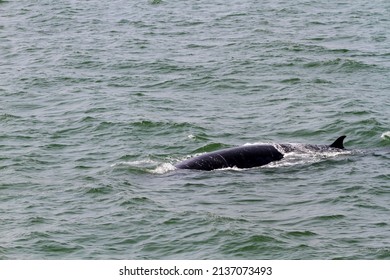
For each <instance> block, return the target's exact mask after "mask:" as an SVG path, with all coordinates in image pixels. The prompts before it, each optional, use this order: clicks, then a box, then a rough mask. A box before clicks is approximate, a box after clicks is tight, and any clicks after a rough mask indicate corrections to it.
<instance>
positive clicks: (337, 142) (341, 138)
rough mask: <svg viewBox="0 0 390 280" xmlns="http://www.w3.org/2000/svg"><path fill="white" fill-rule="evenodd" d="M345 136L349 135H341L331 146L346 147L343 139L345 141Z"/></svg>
mask: <svg viewBox="0 0 390 280" xmlns="http://www.w3.org/2000/svg"><path fill="white" fill-rule="evenodd" d="M345 137H347V136H345V135H343V136H340V137H339V138H337V139H336V141H334V142H333V143H332V144H331V145H330V146H329V147H330V148H337V149H344V144H343V141H344V139H345Z"/></svg>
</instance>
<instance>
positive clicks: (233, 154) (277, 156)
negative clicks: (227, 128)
mask: <svg viewBox="0 0 390 280" xmlns="http://www.w3.org/2000/svg"><path fill="white" fill-rule="evenodd" d="M282 158H283V154H282V153H280V152H279V151H278V150H277V149H276V148H275V147H274V146H272V145H245V146H241V147H235V148H229V149H223V150H219V151H215V152H211V153H206V154H203V155H200V156H196V157H193V158H190V159H187V160H185V161H183V162H180V163H178V164H177V165H176V168H179V169H198V170H213V169H221V168H229V167H237V168H251V167H256V166H262V165H266V164H268V163H270V162H272V161H278V160H281V159H282Z"/></svg>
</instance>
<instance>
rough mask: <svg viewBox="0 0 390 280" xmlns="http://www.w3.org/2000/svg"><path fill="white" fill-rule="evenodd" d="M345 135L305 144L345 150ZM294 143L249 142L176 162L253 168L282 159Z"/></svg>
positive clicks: (310, 147) (191, 166)
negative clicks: (326, 142)
mask: <svg viewBox="0 0 390 280" xmlns="http://www.w3.org/2000/svg"><path fill="white" fill-rule="evenodd" d="M345 137H346V136H345V135H343V136H340V137H338V138H337V139H336V140H335V141H334V142H333V143H332V144H330V145H312V144H304V145H303V146H302V147H303V148H304V149H305V150H306V151H312V152H325V151H342V150H344V149H345V148H344V139H345ZM295 149H296V145H293V144H248V145H244V146H238V147H233V148H227V149H222V150H217V151H213V152H208V153H204V154H201V155H198V156H194V157H191V158H189V159H186V160H184V161H181V162H179V163H177V164H175V167H176V168H177V169H194V170H205V171H211V170H215V169H223V168H239V169H246V168H253V167H259V166H263V165H267V164H269V163H271V162H275V161H280V160H281V159H283V158H284V155H285V154H286V153H290V152H294V150H295Z"/></svg>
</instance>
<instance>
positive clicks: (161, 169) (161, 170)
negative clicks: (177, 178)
mask: <svg viewBox="0 0 390 280" xmlns="http://www.w3.org/2000/svg"><path fill="white" fill-rule="evenodd" d="M173 170H176V167H175V166H174V165H173V164H171V163H163V164H160V165H159V166H157V167H156V168H155V169H153V170H151V171H150V173H154V174H165V173H167V172H169V171H173Z"/></svg>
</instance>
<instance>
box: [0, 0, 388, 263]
mask: <svg viewBox="0 0 390 280" xmlns="http://www.w3.org/2000/svg"><path fill="white" fill-rule="evenodd" d="M338 2H340V1H333V0H332V1H303V0H302V1H300V0H294V1H273V0H272V1H271V0H269V1H255V0H239V1H238V0H237V1H235V0H233V1H220V0H217V1H206V0H199V1H179V0H172V1H168V0H162V1H148V0H140V1H124V0H113V1H96V0H91V1H65V0H59V1H49V0H37V1H26V0H20V1H0V124H1V129H0V176H1V181H0V212H1V213H0V258H1V259H234V258H238V259H247V258H248V259H249V258H250V259H390V184H389V182H390V181H389V178H390V177H389V176H390V175H389V145H390V128H389V119H390V118H389V112H390V110H389V105H390V50H389V46H390V28H389V27H390V20H389V19H390V2H389V1H387V0H383V1H380V0H373V1H363V0H357V1H346V2H345V1H344V2H341V3H338ZM340 135H347V139H346V141H345V145H346V147H347V148H351V149H353V150H352V151H351V152H347V153H341V154H334V155H326V156H318V155H317V156H312V157H307V158H305V157H297V158H295V159H294V158H293V159H292V160H290V161H289V162H288V164H286V163H284V164H283V163H280V164H271V165H269V166H264V167H261V168H253V169H248V170H237V169H234V168H233V169H228V170H217V171H211V172H204V171H191V170H174V168H173V164H175V163H177V162H179V161H180V160H183V159H185V158H187V157H189V156H192V155H195V154H200V153H203V152H207V151H213V150H216V149H220V148H226V147H231V146H235V145H243V144H246V143H256V142H260V143H312V144H329V143H331V142H332V141H333V140H334V139H336V137H338V136H340Z"/></svg>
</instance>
